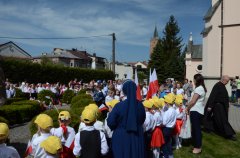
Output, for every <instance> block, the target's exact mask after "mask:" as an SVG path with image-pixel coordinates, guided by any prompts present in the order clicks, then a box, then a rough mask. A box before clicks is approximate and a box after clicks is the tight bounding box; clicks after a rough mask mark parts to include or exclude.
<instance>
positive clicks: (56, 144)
mask: <svg viewBox="0 0 240 158" xmlns="http://www.w3.org/2000/svg"><path fill="white" fill-rule="evenodd" d="M40 147H41V148H43V149H44V150H45V151H46V152H48V153H50V154H53V155H55V154H57V151H58V150H59V149H61V148H62V143H61V140H60V139H59V138H58V137H56V136H49V137H48V138H47V139H45V140H44V141H42V142H41V144H40Z"/></svg>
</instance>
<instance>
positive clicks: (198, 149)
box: [192, 148, 202, 154]
mask: <svg viewBox="0 0 240 158" xmlns="http://www.w3.org/2000/svg"><path fill="white" fill-rule="evenodd" d="M201 152H202V149H201V148H194V149H193V151H192V153H193V154H201Z"/></svg>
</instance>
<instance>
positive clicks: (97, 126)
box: [78, 120, 105, 132]
mask: <svg viewBox="0 0 240 158" xmlns="http://www.w3.org/2000/svg"><path fill="white" fill-rule="evenodd" d="M85 127H86V125H85V123H83V122H81V123H80V125H79V128H78V131H82V130H83V129H84V128H85ZM93 127H94V128H95V129H96V130H99V131H102V132H105V129H104V126H103V122H102V121H98V120H97V121H96V122H95V123H94V125H93Z"/></svg>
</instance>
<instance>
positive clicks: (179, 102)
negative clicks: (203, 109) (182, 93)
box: [175, 98, 183, 105]
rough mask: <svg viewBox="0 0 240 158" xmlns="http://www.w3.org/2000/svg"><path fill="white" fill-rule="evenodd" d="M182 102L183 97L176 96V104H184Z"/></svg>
mask: <svg viewBox="0 0 240 158" xmlns="http://www.w3.org/2000/svg"><path fill="white" fill-rule="evenodd" d="M182 102H183V100H182V99H181V98H176V100H175V104H176V105H180V104H182Z"/></svg>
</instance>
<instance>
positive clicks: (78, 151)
mask: <svg viewBox="0 0 240 158" xmlns="http://www.w3.org/2000/svg"><path fill="white" fill-rule="evenodd" d="M94 129H95V128H94V127H93V126H86V127H84V128H83V129H82V130H83V131H84V130H86V131H93V130H94ZM99 132H100V138H101V154H102V155H105V154H106V153H107V152H108V145H107V140H106V137H105V134H104V133H103V132H101V131H99ZM80 139H81V138H80V132H78V133H77V134H76V136H75V140H74V148H73V154H74V155H76V156H80V155H81V149H82V148H81V145H80Z"/></svg>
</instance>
